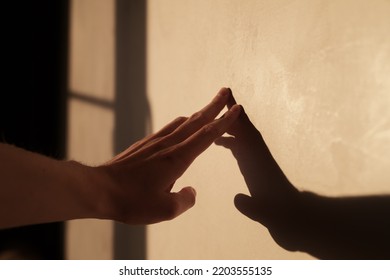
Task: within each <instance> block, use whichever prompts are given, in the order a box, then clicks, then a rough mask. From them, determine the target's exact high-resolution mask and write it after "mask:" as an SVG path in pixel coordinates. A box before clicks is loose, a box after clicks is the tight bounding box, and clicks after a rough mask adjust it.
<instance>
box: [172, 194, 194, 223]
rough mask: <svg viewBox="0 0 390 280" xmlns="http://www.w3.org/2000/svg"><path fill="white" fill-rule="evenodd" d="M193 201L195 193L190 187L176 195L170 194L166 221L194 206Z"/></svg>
mask: <svg viewBox="0 0 390 280" xmlns="http://www.w3.org/2000/svg"><path fill="white" fill-rule="evenodd" d="M195 200H196V191H195V189H194V188H192V187H185V188H183V189H181V190H180V191H179V192H177V193H170V194H169V204H170V206H169V207H168V212H167V217H166V218H167V220H172V219H174V218H176V217H177V216H179V215H181V214H182V213H184V212H185V211H187V210H188V209H190V208H191V207H192V206H194V204H195Z"/></svg>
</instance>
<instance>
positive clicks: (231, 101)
mask: <svg viewBox="0 0 390 280" xmlns="http://www.w3.org/2000/svg"><path fill="white" fill-rule="evenodd" d="M228 90H229V92H230V94H229V98H228V101H227V104H226V105H227V107H228V109H230V108H232V107H233V106H234V105H236V104H237V102H236V99H234V96H233V91H232V90H231V89H230V88H228Z"/></svg>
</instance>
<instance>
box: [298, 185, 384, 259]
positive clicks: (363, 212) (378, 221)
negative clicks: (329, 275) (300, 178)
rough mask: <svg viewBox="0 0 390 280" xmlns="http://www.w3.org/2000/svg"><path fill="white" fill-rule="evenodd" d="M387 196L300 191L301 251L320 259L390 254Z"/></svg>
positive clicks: (376, 256)
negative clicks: (328, 195)
mask: <svg viewBox="0 0 390 280" xmlns="http://www.w3.org/2000/svg"><path fill="white" fill-rule="evenodd" d="M389 201H390V197H389V196H365V197H363V196H362V197H338V198H333V197H323V196H318V195H315V194H312V193H307V192H304V193H302V203H303V209H305V214H303V215H302V221H301V223H300V224H301V225H302V231H301V232H302V237H301V245H302V248H301V249H302V250H303V251H306V252H308V253H310V254H312V255H314V256H316V257H319V258H322V259H383V258H389V257H390V241H389V238H388V236H389V235H390V222H389V215H390V203H389Z"/></svg>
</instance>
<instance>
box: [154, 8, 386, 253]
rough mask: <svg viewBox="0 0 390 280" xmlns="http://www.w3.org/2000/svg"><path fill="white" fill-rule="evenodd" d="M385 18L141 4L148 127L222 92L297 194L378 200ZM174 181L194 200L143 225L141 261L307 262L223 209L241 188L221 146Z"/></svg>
mask: <svg viewBox="0 0 390 280" xmlns="http://www.w3.org/2000/svg"><path fill="white" fill-rule="evenodd" d="M389 14H390V2H389V1H383V0H375V1H364V0H362V1H352V0H351V1H349V0H342V1H322V0H314V1H313V0H299V1H287V0H278V1H259V0H256V1H255V0H252V1H250V0H248V1H238V0H237V1H235V0H231V1H227V0H224V1H222V0H221V1H199V0H184V1H183V0H170V1H149V2H148V22H147V26H148V30H147V31H148V32H147V36H148V37H147V38H148V45H147V46H148V53H147V57H148V64H147V69H148V80H147V81H148V83H147V86H148V95H149V100H150V102H151V111H152V123H153V127H154V128H156V129H157V128H160V127H161V126H163V124H165V123H167V122H168V121H170V120H171V119H173V118H174V117H175V116H178V115H190V114H191V113H193V112H194V111H195V110H197V109H200V108H202V107H203V106H204V105H205V104H206V103H207V102H208V101H209V100H210V99H211V98H212V96H213V95H214V94H215V93H216V92H217V90H218V89H219V88H220V87H221V86H228V87H231V88H232V90H233V92H234V94H235V96H236V99H237V100H238V102H239V103H241V104H242V105H243V106H244V107H245V108H246V111H247V113H248V114H249V116H250V118H251V119H252V121H253V122H254V124H255V125H256V126H257V128H258V129H259V130H260V131H261V132H262V134H263V136H264V138H265V140H266V142H267V144H268V145H269V148H270V150H271V152H272V153H273V155H274V157H275V158H276V159H277V161H278V163H279V164H280V165H281V167H282V169H283V170H284V171H285V173H286V174H287V176H288V178H289V179H290V180H291V181H292V182H293V183H294V184H295V185H296V186H297V187H298V188H299V189H300V190H309V191H313V192H315V193H319V194H323V195H330V196H341V195H363V194H365V195H366V194H383V193H389V192H390V188H389V182H390V174H389V172H388V170H389V167H390V110H389V108H390V75H389V73H390V17H389ZM176 185H177V186H180V187H183V186H186V185H191V186H194V187H195V188H196V189H197V191H198V197H197V204H196V205H195V207H194V208H193V209H192V210H190V211H189V212H188V213H186V214H184V215H183V216H182V217H179V218H178V219H177V220H174V221H171V222H166V223H161V224H157V225H152V226H150V227H149V228H148V231H147V233H148V238H147V240H148V243H147V244H148V247H147V248H148V250H147V255H148V257H149V258H152V259H182V258H183V259H215V258H217V259H230V258H233V259H241V258H243V259H246V258H267V259H278V258H282V259H295V258H299V259H302V258H310V256H308V255H306V254H303V253H291V252H287V251H285V250H283V249H281V248H280V247H278V245H277V244H276V243H275V242H274V241H273V240H272V238H271V237H270V235H269V234H268V232H267V230H266V229H265V228H264V227H262V226H261V225H259V224H256V223H254V222H253V221H251V220H249V219H247V218H246V217H244V216H242V215H241V214H240V213H239V212H238V211H237V210H236V209H235V207H234V205H233V198H234V196H235V194H237V193H239V192H242V193H248V191H247V190H246V187H245V183H244V180H243V178H242V176H241V174H240V172H239V170H238V168H237V166H236V163H235V160H234V158H233V157H232V156H231V154H230V153H229V151H228V150H224V149H223V148H221V147H216V146H214V147H211V148H210V149H209V150H208V151H207V152H206V153H205V154H203V155H201V156H200V157H199V158H198V159H197V160H196V161H195V163H194V165H193V166H192V167H190V169H189V172H187V173H186V174H185V175H184V176H183V178H182V179H181V180H180V181H178V182H177V184H176Z"/></svg>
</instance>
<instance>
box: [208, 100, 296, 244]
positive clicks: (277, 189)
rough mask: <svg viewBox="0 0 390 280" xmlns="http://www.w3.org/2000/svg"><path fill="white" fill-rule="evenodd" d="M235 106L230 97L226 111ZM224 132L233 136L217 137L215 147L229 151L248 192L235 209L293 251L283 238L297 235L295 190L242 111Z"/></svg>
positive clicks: (236, 198) (238, 201) (236, 203)
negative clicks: (257, 223)
mask: <svg viewBox="0 0 390 280" xmlns="http://www.w3.org/2000/svg"><path fill="white" fill-rule="evenodd" d="M235 104H236V102H235V100H234V98H233V96H232V95H231V96H230V99H229V101H228V108H231V107H232V106H234V105H235ZM227 132H228V133H229V134H230V135H232V136H233V137H221V138H219V139H217V140H216V144H217V145H221V146H224V147H226V148H228V149H230V150H231V151H232V153H233V156H234V157H235V158H236V160H237V163H238V166H239V168H240V171H241V173H242V175H243V176H244V179H245V182H246V184H247V187H248V190H249V193H250V196H248V195H244V194H238V195H237V196H236V197H235V200H234V203H235V205H236V208H237V209H238V210H239V211H240V212H241V213H243V214H244V215H246V216H248V217H249V218H251V219H252V220H255V221H257V222H260V223H261V224H263V225H264V226H266V227H267V228H268V229H269V231H270V233H271V234H272V235H273V237H274V239H275V241H276V242H278V243H279V245H281V246H282V247H284V248H286V249H290V250H295V246H296V245H294V244H290V242H287V238H288V239H289V240H290V238H289V237H291V235H293V234H298V233H297V232H295V233H294V232H293V231H294V229H296V228H297V227H295V224H296V223H299V220H300V216H299V215H300V203H299V192H298V190H297V189H296V188H295V187H294V186H293V185H292V184H291V183H290V182H289V181H288V179H287V178H286V176H285V175H284V173H283V171H282V170H281V169H280V167H279V166H278V164H277V163H276V161H275V160H274V158H273V156H272V154H271V153H270V151H269V149H268V147H267V145H266V144H265V142H264V139H263V137H262V136H261V134H260V132H259V131H258V130H257V129H256V127H255V126H254V125H253V124H252V123H251V121H250V120H249V118H248V116H247V114H246V113H245V111H244V110H243V109H241V113H240V116H239V117H238V119H237V120H236V121H235V123H234V124H233V125H232V126H230V127H229V129H228V131H227ZM287 235H290V236H287Z"/></svg>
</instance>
